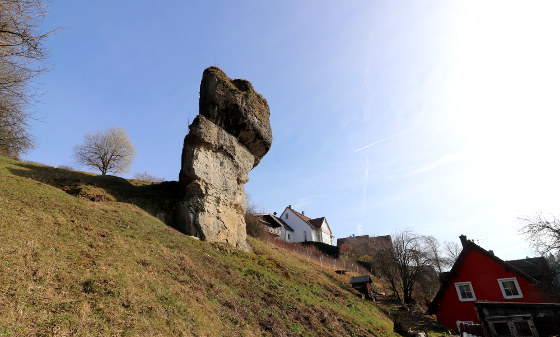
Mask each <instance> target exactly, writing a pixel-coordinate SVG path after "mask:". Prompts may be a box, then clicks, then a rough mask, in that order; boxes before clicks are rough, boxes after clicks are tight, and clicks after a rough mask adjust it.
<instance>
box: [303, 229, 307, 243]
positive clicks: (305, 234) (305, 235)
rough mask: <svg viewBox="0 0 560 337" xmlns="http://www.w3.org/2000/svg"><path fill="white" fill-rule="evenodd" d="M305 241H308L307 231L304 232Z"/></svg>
mask: <svg viewBox="0 0 560 337" xmlns="http://www.w3.org/2000/svg"><path fill="white" fill-rule="evenodd" d="M303 240H304V241H307V231H303Z"/></svg>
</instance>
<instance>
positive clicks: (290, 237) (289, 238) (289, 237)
mask: <svg viewBox="0 0 560 337" xmlns="http://www.w3.org/2000/svg"><path fill="white" fill-rule="evenodd" d="M291 239H292V236H291V235H290V233H288V241H290V240H291Z"/></svg>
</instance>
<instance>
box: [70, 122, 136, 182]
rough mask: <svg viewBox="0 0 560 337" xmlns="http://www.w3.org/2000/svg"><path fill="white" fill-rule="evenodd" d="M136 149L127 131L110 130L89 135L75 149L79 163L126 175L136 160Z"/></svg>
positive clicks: (102, 171)
mask: <svg viewBox="0 0 560 337" xmlns="http://www.w3.org/2000/svg"><path fill="white" fill-rule="evenodd" d="M134 154H135V149H134V146H133V145H132V143H131V142H130V139H129V138H128V135H127V134H126V131H125V130H124V129H121V128H110V129H109V130H106V131H104V132H97V133H88V134H86V135H85V136H84V142H83V143H82V144H80V145H76V146H75V147H74V158H75V160H76V162H77V163H79V164H81V165H84V166H88V167H91V168H95V169H98V170H99V171H101V175H106V174H107V172H114V173H118V172H120V173H125V172H126V171H127V170H128V168H129V167H130V165H131V164H132V160H133V159H134Z"/></svg>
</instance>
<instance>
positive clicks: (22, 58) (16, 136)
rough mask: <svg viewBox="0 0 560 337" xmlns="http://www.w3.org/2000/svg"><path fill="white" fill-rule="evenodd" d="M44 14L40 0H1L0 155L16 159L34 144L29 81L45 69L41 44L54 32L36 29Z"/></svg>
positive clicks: (44, 8) (42, 2)
mask: <svg viewBox="0 0 560 337" xmlns="http://www.w3.org/2000/svg"><path fill="white" fill-rule="evenodd" d="M45 14H46V6H45V5H44V1H43V0H0V155H7V156H13V157H18V156H20V155H21V154H22V153H24V152H25V151H27V150H29V149H30V148H31V147H32V145H33V141H32V137H31V134H30V133H29V119H30V118H31V113H30V112H29V111H28V107H29V104H30V103H31V100H32V98H33V96H34V93H33V92H32V90H31V81H32V80H33V78H35V77H36V76H37V75H38V74H40V73H41V72H43V71H44V70H45V59H46V57H47V53H46V51H45V49H44V46H43V44H44V40H45V38H46V37H47V36H48V35H49V34H51V33H52V32H53V31H48V32H46V33H42V32H41V31H40V29H39V26H40V24H41V21H42V19H43V17H44V16H45Z"/></svg>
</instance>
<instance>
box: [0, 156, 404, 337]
mask: <svg viewBox="0 0 560 337" xmlns="http://www.w3.org/2000/svg"><path fill="white" fill-rule="evenodd" d="M174 191H175V186H174V185H173V184H170V183H167V184H166V183H164V184H158V185H149V184H147V183H145V182H144V183H143V182H139V181H127V180H124V179H120V178H115V177H101V176H96V175H91V174H87V173H80V172H72V171H67V170H62V169H56V168H51V167H46V166H41V165H38V164H30V163H23V162H18V161H14V160H10V159H6V158H3V157H0V240H1V244H0V256H1V259H0V336H74V335H76V336H392V335H394V334H393V333H392V332H391V331H392V322H391V321H390V320H389V319H387V318H386V317H385V316H384V315H383V314H382V313H381V312H380V311H379V310H378V309H377V308H376V307H375V306H374V305H373V304H372V303H371V302H366V301H363V300H361V299H360V298H358V297H357V296H356V295H355V294H354V293H352V292H351V291H350V290H349V289H348V287H347V286H346V285H345V284H344V283H343V282H342V281H343V279H339V278H337V276H336V274H334V273H332V272H328V271H327V272H323V271H321V270H320V269H319V268H318V267H317V266H315V265H313V264H308V263H306V262H305V260H304V259H302V258H301V257H299V256H297V255H294V254H292V253H290V252H289V251H284V250H283V249H282V248H278V247H274V246H270V245H267V244H266V243H264V242H261V241H258V240H253V239H250V244H251V246H252V247H253V248H254V253H243V252H239V251H235V250H232V249H229V248H228V247H227V246H224V245H216V244H208V243H205V242H200V241H198V240H195V239H193V238H190V237H188V236H185V235H183V234H181V233H179V232H177V231H175V230H174V229H172V228H170V227H168V226H166V225H164V224H163V223H162V222H161V221H160V220H158V218H157V217H156V216H154V215H158V212H159V210H161V209H164V208H165V207H168V206H169V205H170V202H171V201H172V199H173V198H174V196H173V193H175V192H174ZM92 200H95V201H92ZM141 207H142V208H141ZM160 215H161V214H160ZM345 279H346V278H344V280H345Z"/></svg>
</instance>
